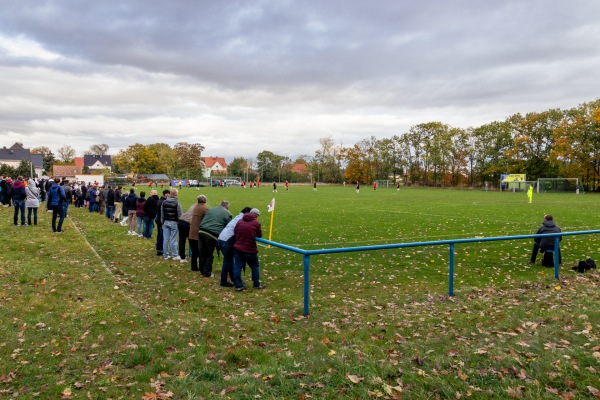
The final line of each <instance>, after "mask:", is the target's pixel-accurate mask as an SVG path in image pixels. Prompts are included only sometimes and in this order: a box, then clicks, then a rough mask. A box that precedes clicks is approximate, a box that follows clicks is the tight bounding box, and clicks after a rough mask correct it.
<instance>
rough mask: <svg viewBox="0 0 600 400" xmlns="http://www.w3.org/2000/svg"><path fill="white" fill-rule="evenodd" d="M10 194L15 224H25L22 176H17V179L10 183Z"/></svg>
mask: <svg viewBox="0 0 600 400" xmlns="http://www.w3.org/2000/svg"><path fill="white" fill-rule="evenodd" d="M10 194H11V197H12V202H13V206H14V207H15V212H14V218H13V220H14V224H15V226H19V225H27V224H26V223H25V198H26V194H25V184H24V182H23V177H22V176H19V177H17V180H16V181H14V182H13V183H12V187H11V188H10ZM19 211H20V212H21V224H19V223H18V221H19Z"/></svg>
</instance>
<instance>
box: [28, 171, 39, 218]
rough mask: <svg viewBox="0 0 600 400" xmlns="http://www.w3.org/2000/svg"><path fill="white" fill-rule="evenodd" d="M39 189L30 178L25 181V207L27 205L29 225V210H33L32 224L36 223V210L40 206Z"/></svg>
mask: <svg viewBox="0 0 600 400" xmlns="http://www.w3.org/2000/svg"><path fill="white" fill-rule="evenodd" d="M39 195H40V189H39V188H38V187H37V184H36V183H35V181H34V180H33V179H31V178H29V180H28V181H27V187H26V188H25V207H27V224H28V225H31V211H33V224H34V225H37V212H38V208H39V207H40V200H39V198H38V196H39Z"/></svg>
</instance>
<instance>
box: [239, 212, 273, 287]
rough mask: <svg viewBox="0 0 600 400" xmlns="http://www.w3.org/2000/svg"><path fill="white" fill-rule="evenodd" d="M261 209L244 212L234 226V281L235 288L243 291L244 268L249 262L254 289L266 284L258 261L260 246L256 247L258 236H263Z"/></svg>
mask: <svg viewBox="0 0 600 400" xmlns="http://www.w3.org/2000/svg"><path fill="white" fill-rule="evenodd" d="M259 215H260V211H259V210H258V209H256V208H253V209H252V210H250V212H248V213H246V214H244V216H243V217H242V219H241V220H240V221H239V222H238V223H237V224H236V226H235V228H234V230H233V231H234V234H235V244H234V245H233V254H234V255H233V260H234V261H233V283H234V284H235V290H236V291H238V292H241V291H243V290H245V287H244V283H243V282H242V268H243V267H244V265H246V264H248V266H249V267H250V269H251V270H252V287H253V288H254V289H264V288H265V286H264V285H261V283H260V263H259V261H258V248H257V247H256V238H257V237H262V229H261V225H260V222H259V221H258V219H257V218H258V216H259Z"/></svg>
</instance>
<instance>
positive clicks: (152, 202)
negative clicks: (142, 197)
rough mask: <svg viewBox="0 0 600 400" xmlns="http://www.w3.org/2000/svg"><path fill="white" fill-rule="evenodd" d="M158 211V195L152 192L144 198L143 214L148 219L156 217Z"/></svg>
mask: <svg viewBox="0 0 600 400" xmlns="http://www.w3.org/2000/svg"><path fill="white" fill-rule="evenodd" d="M157 212H158V196H157V195H155V194H153V195H152V196H150V197H148V198H147V199H146V202H145V203H144V216H145V217H148V218H150V219H154V218H156V213H157Z"/></svg>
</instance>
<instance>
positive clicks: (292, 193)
mask: <svg viewBox="0 0 600 400" xmlns="http://www.w3.org/2000/svg"><path fill="white" fill-rule="evenodd" d="M201 189H204V190H203V191H200V192H198V191H196V190H195V189H186V188H184V189H183V190H182V194H181V200H182V202H183V203H185V204H191V202H192V201H193V198H194V197H195V196H196V195H197V194H198V193H204V194H206V195H207V196H208V198H209V203H210V205H211V206H212V205H216V204H218V202H219V201H220V200H222V199H226V200H228V201H230V202H231V207H230V210H231V212H232V213H233V214H234V215H235V214H236V213H238V212H239V210H241V209H242V208H243V207H245V206H251V207H257V208H259V209H260V210H261V212H262V215H261V217H260V220H261V222H262V225H263V237H264V238H268V237H269V232H270V229H269V226H270V220H271V215H270V213H267V204H268V203H269V202H270V201H271V199H273V198H275V204H276V207H275V214H274V216H273V230H272V232H271V235H272V240H273V241H275V242H279V243H283V244H286V245H289V246H293V247H299V248H302V249H305V250H312V249H329V248H343V247H356V246H368V245H380V244H393V243H411V242H425V241H437V240H447V239H464V238H480V237H495V236H514V235H527V234H533V233H535V231H536V230H537V228H538V227H539V226H540V225H541V223H542V221H543V217H544V215H545V214H552V215H553V216H554V219H555V221H556V222H557V224H558V225H559V226H560V227H561V228H562V230H563V231H584V230H593V229H597V227H598V226H600V224H599V222H600V221H599V220H600V217H598V215H597V213H596V212H595V208H596V207H597V205H596V203H597V198H596V196H594V195H589V194H587V195H576V194H566V193H565V194H535V195H534V200H533V203H532V204H529V203H528V200H527V196H526V194H525V193H512V192H499V191H489V192H485V191H480V190H437V189H420V188H401V190H400V191H397V190H396V188H393V189H392V188H390V189H386V188H383V189H382V188H378V189H377V190H376V191H375V190H373V189H372V188H371V187H364V188H361V190H360V193H356V191H355V188H354V187H353V186H346V187H342V186H320V187H318V188H317V191H314V190H313V188H312V187H309V186H291V187H290V190H289V191H285V189H284V190H281V187H278V192H277V193H273V191H272V187H271V186H266V185H263V186H262V187H261V188H260V189H239V188H201ZM598 243H599V242H598V238H597V236H596V235H584V236H571V237H567V238H565V239H564V240H563V241H562V243H561V249H562V252H563V268H562V271H561V272H565V267H570V266H572V265H576V264H577V262H578V261H579V260H581V259H586V258H588V257H591V258H593V259H597V254H598V253H599V252H600V248H599V247H600V246H599V244H598ZM531 247H532V239H523V240H511V241H499V242H485V243H468V244H458V245H456V248H455V254H456V256H455V265H456V269H455V274H456V278H457V281H456V283H457V289H458V290H459V291H460V290H461V288H464V287H465V286H466V287H470V286H479V287H485V285H486V284H488V283H489V282H495V283H501V282H503V281H505V280H506V279H507V278H508V280H509V282H510V281H512V279H514V278H515V274H516V275H517V276H522V277H523V279H529V278H531V277H532V276H535V275H539V274H540V273H547V274H548V275H551V274H552V271H551V270H549V269H544V268H542V267H541V260H540V256H539V255H538V260H539V261H538V263H537V264H536V265H534V266H530V265H528V261H529V256H530V252H531ZM260 256H261V260H262V262H263V264H264V265H265V266H266V267H267V269H270V267H271V266H272V267H275V268H276V267H277V266H278V265H281V264H283V265H286V266H287V265H291V264H294V265H295V266H297V268H298V270H299V271H301V266H302V260H301V256H299V255H298V254H295V253H290V252H287V251H285V250H280V249H274V248H271V249H262V250H261V254H260ZM448 257H449V255H448V246H447V245H442V246H425V247H413V248H403V249H395V250H384V251H370V252H359V253H344V254H335V255H322V256H313V257H312V258H313V260H311V273H316V274H321V273H323V274H325V275H326V274H327V272H326V271H329V270H331V269H332V268H336V270H337V271H338V272H339V273H359V274H368V275H371V276H374V277H379V278H382V277H390V276H394V277H395V279H397V280H398V281H399V282H405V283H410V284H411V286H412V287H413V288H415V287H416V286H415V285H425V286H430V285H431V287H435V286H438V285H441V286H442V287H443V286H447V278H448ZM567 269H568V268H567ZM441 292H442V293H443V292H444V290H442V289H441Z"/></svg>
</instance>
